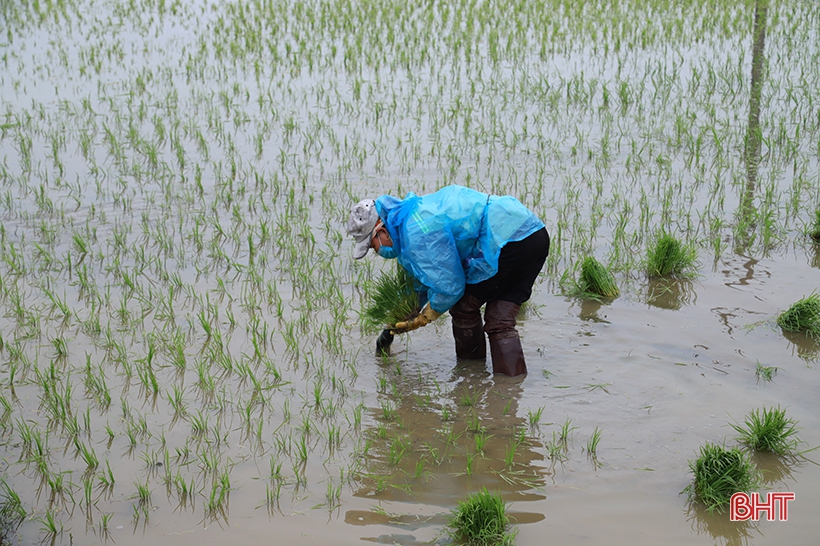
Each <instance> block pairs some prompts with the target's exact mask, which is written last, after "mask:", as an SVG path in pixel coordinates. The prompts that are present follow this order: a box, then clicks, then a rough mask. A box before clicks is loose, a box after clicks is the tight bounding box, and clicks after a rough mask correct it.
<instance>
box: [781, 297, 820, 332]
mask: <svg viewBox="0 0 820 546" xmlns="http://www.w3.org/2000/svg"><path fill="white" fill-rule="evenodd" d="M777 325H778V326H780V327H781V328H782V329H783V330H785V331H786V332H803V333H806V334H808V335H810V336H812V337H815V338H820V294H818V293H817V292H812V293H811V294H809V295H808V296H806V297H804V298H802V299H800V300H798V301H797V302H795V303H794V304H793V305H792V306H791V307H789V308H788V309H787V310H786V311H784V312H783V313H781V314H780V315H779V316H778V317H777Z"/></svg>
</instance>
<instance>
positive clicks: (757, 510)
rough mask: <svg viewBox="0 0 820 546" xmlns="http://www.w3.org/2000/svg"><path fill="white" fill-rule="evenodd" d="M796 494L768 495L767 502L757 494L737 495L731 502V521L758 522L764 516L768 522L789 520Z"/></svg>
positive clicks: (733, 496)
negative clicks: (791, 505)
mask: <svg viewBox="0 0 820 546" xmlns="http://www.w3.org/2000/svg"><path fill="white" fill-rule="evenodd" d="M794 497H795V495H794V493H791V492H789V493H766V500H765V501H764V500H763V497H762V496H760V495H758V494H757V493H752V494H751V495H747V494H746V493H735V494H734V495H732V498H731V499H730V500H729V519H730V520H732V521H747V520H750V519H751V520H753V521H757V520H759V519H760V516H761V515H762V514H765V515H766V519H767V520H768V521H777V520H778V519H779V520H780V521H786V520H788V519H789V501H792V500H794Z"/></svg>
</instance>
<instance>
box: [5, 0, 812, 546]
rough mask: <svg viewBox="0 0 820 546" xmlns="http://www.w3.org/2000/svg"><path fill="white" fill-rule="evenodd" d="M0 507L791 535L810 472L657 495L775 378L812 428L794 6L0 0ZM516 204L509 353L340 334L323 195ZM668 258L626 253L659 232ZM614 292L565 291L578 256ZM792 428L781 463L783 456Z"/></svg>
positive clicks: (349, 300) (49, 523) (342, 255)
mask: <svg viewBox="0 0 820 546" xmlns="http://www.w3.org/2000/svg"><path fill="white" fill-rule="evenodd" d="M0 6H1V7H0V60H1V61H2V62H1V63H0V96H1V97H2V99H0V100H1V101H2V102H0V218H2V227H0V311H1V312H0V453H1V454H2V466H1V467H0V472H1V475H2V481H3V485H2V491H0V500H2V507H3V509H2V516H3V518H2V519H3V521H4V522H5V527H6V532H7V536H8V537H9V540H10V541H11V542H12V543H14V542H20V543H24V544H30V543H37V542H40V541H42V542H45V543H49V544H102V543H116V544H118V545H128V544H142V543H144V542H146V541H161V542H162V543H172V544H197V545H205V544H208V545H210V544H213V545H216V544H224V543H226V542H227V543H236V542H240V541H242V542H248V543H251V542H253V543H271V542H273V543H288V544H316V543H320V542H327V543H331V542H332V543H340V544H359V543H361V541H367V542H377V543H384V544H394V543H396V544H405V545H410V544H420V543H427V542H436V541H437V542H441V543H443V542H448V541H449V540H450V539H449V538H448V536H447V533H446V523H447V521H448V519H449V515H450V512H451V510H453V509H454V508H455V506H456V504H457V503H458V501H459V500H462V499H464V498H465V497H466V496H467V494H468V493H471V492H474V491H478V490H480V489H481V488H482V487H487V488H488V490H490V491H498V492H500V493H501V494H502V496H503V498H504V500H505V501H506V502H507V503H510V506H509V512H510V515H511V517H512V519H513V521H514V522H515V523H516V524H515V527H514V529H515V530H516V531H517V533H518V536H517V538H516V541H517V543H519V544H542V543H545V541H548V542H555V543H560V544H603V543H606V544H630V545H631V544H658V543H664V544H712V543H716V544H787V543H790V544H806V543H810V542H813V541H814V540H816V538H815V537H816V536H817V535H818V534H820V523H818V519H817V518H816V512H817V510H816V506H818V503H820V492H818V491H820V469H818V467H817V465H816V464H814V463H813V462H811V461H810V460H808V459H805V458H800V457H786V458H782V457H774V456H755V458H754V461H755V464H756V465H758V467H759V468H761V469H763V470H764V471H765V473H764V482H763V484H762V485H761V492H766V491H791V492H794V493H795V495H796V498H795V500H794V501H792V502H791V503H789V519H788V521H785V522H783V521H776V522H766V521H762V522H759V523H756V522H746V523H732V522H730V521H729V518H728V515H727V514H725V513H724V514H709V513H707V512H706V511H705V510H703V508H702V507H701V506H700V505H699V504H698V503H691V502H689V501H688V500H687V496H686V495H685V494H684V495H681V494H680V493H681V491H683V489H684V488H685V487H686V486H687V485H688V484H689V483H690V482H691V474H690V471H689V461H691V460H693V459H694V458H695V457H696V456H697V453H698V449H699V448H700V446H702V445H703V444H704V443H705V442H714V443H723V442H725V443H726V444H727V445H729V446H731V445H736V436H737V434H736V432H735V430H734V429H733V428H732V427H731V426H730V425H731V423H742V422H743V418H744V416H745V415H746V414H747V413H749V412H750V411H751V410H753V409H755V408H759V407H763V406H766V407H775V406H778V405H779V406H781V407H782V408H785V409H786V412H787V415H788V417H790V418H792V419H795V420H796V421H797V422H798V426H799V437H800V438H801V439H802V440H803V441H804V442H805V443H804V444H802V446H801V448H809V447H814V446H817V445H820V415H819V414H818V412H817V400H818V399H820V384H818V381H817V380H818V376H817V374H818V370H817V361H818V354H819V353H820V345H818V342H817V341H816V340H814V339H813V338H812V337H811V336H807V335H803V334H788V333H784V332H782V331H781V329H780V328H779V327H777V326H776V324H775V322H774V320H775V318H776V317H777V315H778V313H780V312H782V311H784V310H785V309H787V308H788V307H789V306H790V305H791V304H792V303H794V302H795V301H797V300H799V299H800V298H802V297H803V296H807V295H809V294H811V293H812V291H814V290H817V289H820V282H818V279H820V275H819V274H818V268H820V247H818V246H817V245H815V244H814V243H813V242H812V240H811V239H810V237H808V232H809V230H810V229H811V224H812V222H813V221H814V218H815V211H816V210H817V208H818V207H820V99H818V97H817V90H818V89H820V70H818V69H817V67H818V66H820V45H819V44H820V35H818V34H820V33H819V32H818V29H820V7H819V6H818V4H817V3H815V2H802V1H797V0H794V1H790V0H784V1H781V2H773V3H772V4H771V5H769V6H767V5H766V3H765V1H764V0H761V1H759V2H757V5H755V3H754V2H748V1H747V2H745V3H743V2H741V3H738V2H722V1H711V2H683V3H679V2H675V3H667V2H662V1H654V0H653V1H649V2H618V1H606V0H603V1H601V2H597V3H584V2H578V3H576V2H550V1H512V0H511V1H501V0H499V1H494V0H488V1H483V2H405V1H403V0H402V1H398V0H397V1H391V0H379V1H374V2H356V1H352V0H350V1H345V0H339V1H329V0H327V1H325V0H310V1H307V2H303V1H296V0H292V1H273V0H269V1H263V0H258V1H245V0H240V1H228V2H223V1H215V0H214V1H210V0H175V1H166V0H132V1H130V2H103V1H95V0H7V1H4V2H2V4H0ZM451 183H459V184H464V185H468V186H471V187H474V188H477V189H481V190H483V191H488V192H494V193H502V194H504V193H509V194H512V195H515V196H517V197H518V198H520V199H521V200H522V201H523V202H524V203H525V204H526V205H528V206H529V207H530V208H531V209H532V210H534V211H535V212H536V213H537V214H538V215H539V216H540V217H542V218H543V219H544V220H545V222H546V223H547V226H548V229H549V230H550V233H551V236H552V248H551V255H550V258H549V260H548V264H547V266H546V267H545V270H544V272H543V275H542V276H541V278H540V279H539V282H538V284H537V285H536V289H535V293H534V295H533V298H532V300H531V302H530V304H528V305H527V306H526V308H525V310H524V311H523V312H522V315H521V316H520V320H519V330H520V331H521V333H522V337H523V339H524V346H525V352H526V356H527V359H528V364H529V370H530V373H529V376H528V377H526V379H524V380H520V379H519V380H510V379H508V378H505V377H492V376H490V375H489V374H488V373H487V370H486V369H485V367H484V366H481V365H477V364H476V363H471V364H470V363H458V364H457V363H456V361H455V357H454V353H453V347H452V343H453V342H452V339H451V336H450V333H449V324H448V319H447V317H443V318H442V319H440V320H439V321H438V323H436V324H434V325H431V326H429V327H427V328H425V329H424V330H423V331H419V332H414V333H412V334H411V335H409V336H400V337H398V338H397V341H396V343H395V344H394V346H393V353H394V354H393V355H392V356H390V357H389V358H383V359H382V358H377V357H375V356H374V351H373V348H374V341H375V337H376V333H377V332H370V331H362V328H361V327H360V326H359V322H360V317H359V313H360V311H361V309H362V308H363V306H364V305H366V304H367V302H368V292H369V290H371V287H372V284H371V282H372V280H373V279H374V278H375V277H376V276H378V275H379V273H380V272H381V271H382V268H383V267H391V266H392V264H391V263H386V262H384V261H382V260H380V259H378V258H373V257H372V256H370V257H368V259H365V260H362V261H360V262H356V263H354V262H353V260H352V259H351V258H350V254H351V246H352V245H351V243H350V241H347V240H346V239H345V237H344V234H343V225H344V221H345V219H346V217H347V213H348V211H349V209H350V207H351V205H352V204H353V203H355V202H357V201H358V200H360V199H362V198H365V197H375V196H377V195H380V194H382V193H391V194H394V195H398V196H404V195H405V193H406V192H408V191H413V192H416V193H426V192H430V191H434V190H435V189H437V188H439V187H441V186H443V185H446V184H451ZM662 231H665V232H667V233H671V234H672V235H674V236H675V237H677V238H679V239H680V240H682V241H684V242H686V243H687V244H690V245H694V247H695V248H696V249H697V256H698V267H697V275H696V276H694V277H689V278H679V279H655V278H649V277H648V276H647V275H646V273H645V272H644V271H645V269H644V264H643V259H644V256H646V253H647V249H648V248H649V246H650V245H651V244H652V242H653V241H654V240H655V238H656V237H657V236H658V235H659V234H660V233H661V232H662ZM589 255H592V256H595V257H596V258H597V259H598V260H599V261H600V262H601V263H603V264H605V265H606V266H607V267H609V268H610V269H611V270H612V271H613V272H614V274H615V280H616V282H617V283H618V285H619V287H620V290H621V295H620V297H618V298H617V299H614V300H612V301H606V302H604V303H599V302H595V301H590V300H582V299H579V298H575V297H569V296H565V295H564V294H565V293H566V290H565V289H566V286H567V285H568V282H569V281H571V280H572V279H573V278H574V277H575V275H576V274H577V270H578V266H579V264H580V263H581V261H582V260H583V259H584V257H586V256H589ZM812 455H813V454H812V453H809V454H807V456H808V457H809V458H811V457H812Z"/></svg>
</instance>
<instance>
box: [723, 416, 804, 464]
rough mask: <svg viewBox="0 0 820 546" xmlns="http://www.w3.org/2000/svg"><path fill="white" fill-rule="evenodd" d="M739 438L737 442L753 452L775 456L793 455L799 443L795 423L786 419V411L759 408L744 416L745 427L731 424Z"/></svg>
mask: <svg viewBox="0 0 820 546" xmlns="http://www.w3.org/2000/svg"><path fill="white" fill-rule="evenodd" d="M732 428H734V429H735V430H736V431H737V432H738V433H739V434H740V436H739V437H738V439H737V440H738V442H740V443H741V444H743V445H745V446H748V447H749V448H751V449H753V450H755V451H766V452H769V453H775V454H777V455H788V454H790V453H793V452H794V451H795V450H796V448H797V445H798V444H799V443H800V441H799V440H798V439H797V436H796V435H797V421H795V420H794V419H789V418H787V417H786V410H784V409H781V408H780V406H778V407H777V408H769V409H767V408H759V409H755V410H752V411H751V412H750V413H749V415H747V416H746V422H745V426H743V425H736V424H734V423H733V424H732Z"/></svg>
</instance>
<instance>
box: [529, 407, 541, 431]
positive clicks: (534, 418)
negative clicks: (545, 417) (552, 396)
mask: <svg viewBox="0 0 820 546" xmlns="http://www.w3.org/2000/svg"><path fill="white" fill-rule="evenodd" d="M543 413H544V408H543V406H542V407H540V408H538V409H536V410H527V422H528V423H529V425H530V428H537V427H538V426H539V425H540V424H541V414H543Z"/></svg>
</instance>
